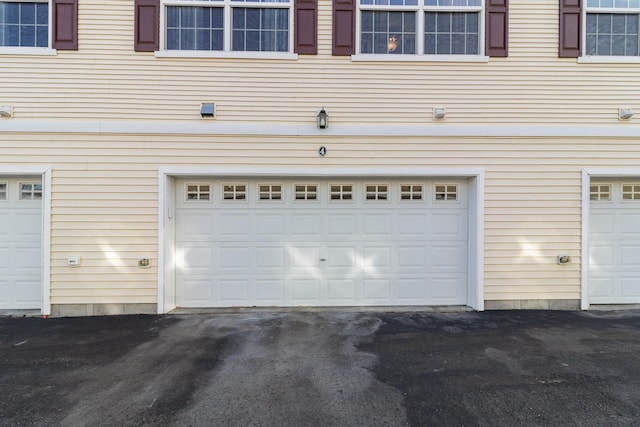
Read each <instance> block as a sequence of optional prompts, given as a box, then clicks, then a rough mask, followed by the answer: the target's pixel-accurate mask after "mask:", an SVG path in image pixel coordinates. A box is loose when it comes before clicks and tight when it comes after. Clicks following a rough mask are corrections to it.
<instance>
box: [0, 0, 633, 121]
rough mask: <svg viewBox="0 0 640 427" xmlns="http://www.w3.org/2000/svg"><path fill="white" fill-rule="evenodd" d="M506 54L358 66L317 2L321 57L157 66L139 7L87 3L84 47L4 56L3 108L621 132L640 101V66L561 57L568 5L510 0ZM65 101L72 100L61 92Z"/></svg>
mask: <svg viewBox="0 0 640 427" xmlns="http://www.w3.org/2000/svg"><path fill="white" fill-rule="evenodd" d="M509 16H510V25H509V29H510V40H509V57H508V58H491V59H490V60H489V62H488V63H459V62H444V63H440V62H380V61H378V62H353V61H352V60H351V58H349V57H332V56H331V55H330V53H331V2H330V1H328V0H321V1H320V4H319V34H318V41H319V55H300V56H299V58H298V59H297V60H267V59H222V58H157V57H155V56H154V55H153V53H142V52H134V51H133V2H126V1H121V0H110V1H97V0H88V1H83V2H82V5H81V7H80V12H79V43H80V50H79V51H59V52H58V55H57V56H24V55H20V56H15V55H14V56H12V55H0V66H2V69H3V79H2V80H1V81H0V93H2V102H3V104H4V103H6V104H10V105H13V106H14V108H15V109H14V111H15V117H16V118H37V119H74V120H82V119H94V120H109V119H118V120H136V119H142V120H167V119H171V120H178V121H179V120H184V121H190V120H196V121H197V120H200V117H199V105H200V103H201V102H203V101H215V102H216V105H217V119H216V120H217V122H223V123H224V122H253V123H255V122H270V123H273V122H287V123H291V122H293V123H310V124H312V123H313V120H315V113H316V111H317V110H318V109H319V108H320V107H322V106H324V107H325V108H327V110H328V111H329V113H330V115H331V121H332V123H382V124H384V123H389V124H423V123H425V121H427V122H430V120H431V118H430V114H431V108H432V107H433V106H435V105H438V106H445V107H446V108H447V124H448V125H453V124H461V123H483V124H484V123H529V124H544V125H548V124H554V123H555V124H568V123H590V124H617V123H618V121H617V109H618V107H620V106H634V105H636V103H637V100H638V99H639V96H640V86H639V85H638V84H637V70H638V65H637V64H578V63H577V62H576V60H575V59H559V58H557V51H558V46H557V44H558V42H557V40H558V1H557V0H535V1H534V0H528V1H519V2H511V4H510V13H509ZM61 94H64V96H61Z"/></svg>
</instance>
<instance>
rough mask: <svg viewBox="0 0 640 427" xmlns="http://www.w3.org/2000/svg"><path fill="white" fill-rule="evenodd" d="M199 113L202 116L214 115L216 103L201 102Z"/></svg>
mask: <svg viewBox="0 0 640 427" xmlns="http://www.w3.org/2000/svg"><path fill="white" fill-rule="evenodd" d="M200 115H201V116H202V117H215V115H216V104H214V103H213V102H203V103H202V105H201V106H200Z"/></svg>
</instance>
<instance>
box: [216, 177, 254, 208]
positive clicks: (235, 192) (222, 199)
mask: <svg viewBox="0 0 640 427" xmlns="http://www.w3.org/2000/svg"><path fill="white" fill-rule="evenodd" d="M225 185H232V186H233V198H232V199H225V197H224V196H225V193H226V192H225V190H224V186H225ZM240 185H243V186H244V198H243V199H237V198H236V197H237V195H238V194H240V193H239V192H238V190H237V188H236V187H238V186H240ZM220 202H222V203H228V202H234V203H238V202H240V203H248V202H249V183H248V182H221V183H220Z"/></svg>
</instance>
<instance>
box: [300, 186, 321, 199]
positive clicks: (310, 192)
mask: <svg viewBox="0 0 640 427" xmlns="http://www.w3.org/2000/svg"><path fill="white" fill-rule="evenodd" d="M295 189H296V196H295V197H296V200H318V186H317V185H315V184H312V185H304V184H300V185H296V186H295Z"/></svg>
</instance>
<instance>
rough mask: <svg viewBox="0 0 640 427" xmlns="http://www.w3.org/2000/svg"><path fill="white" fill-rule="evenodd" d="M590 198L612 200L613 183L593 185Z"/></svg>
mask: <svg viewBox="0 0 640 427" xmlns="http://www.w3.org/2000/svg"><path fill="white" fill-rule="evenodd" d="M589 192H590V197H589V198H590V199H591V200H596V201H609V200H611V185H610V184H596V185H592V186H591V188H590V189H589Z"/></svg>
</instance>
